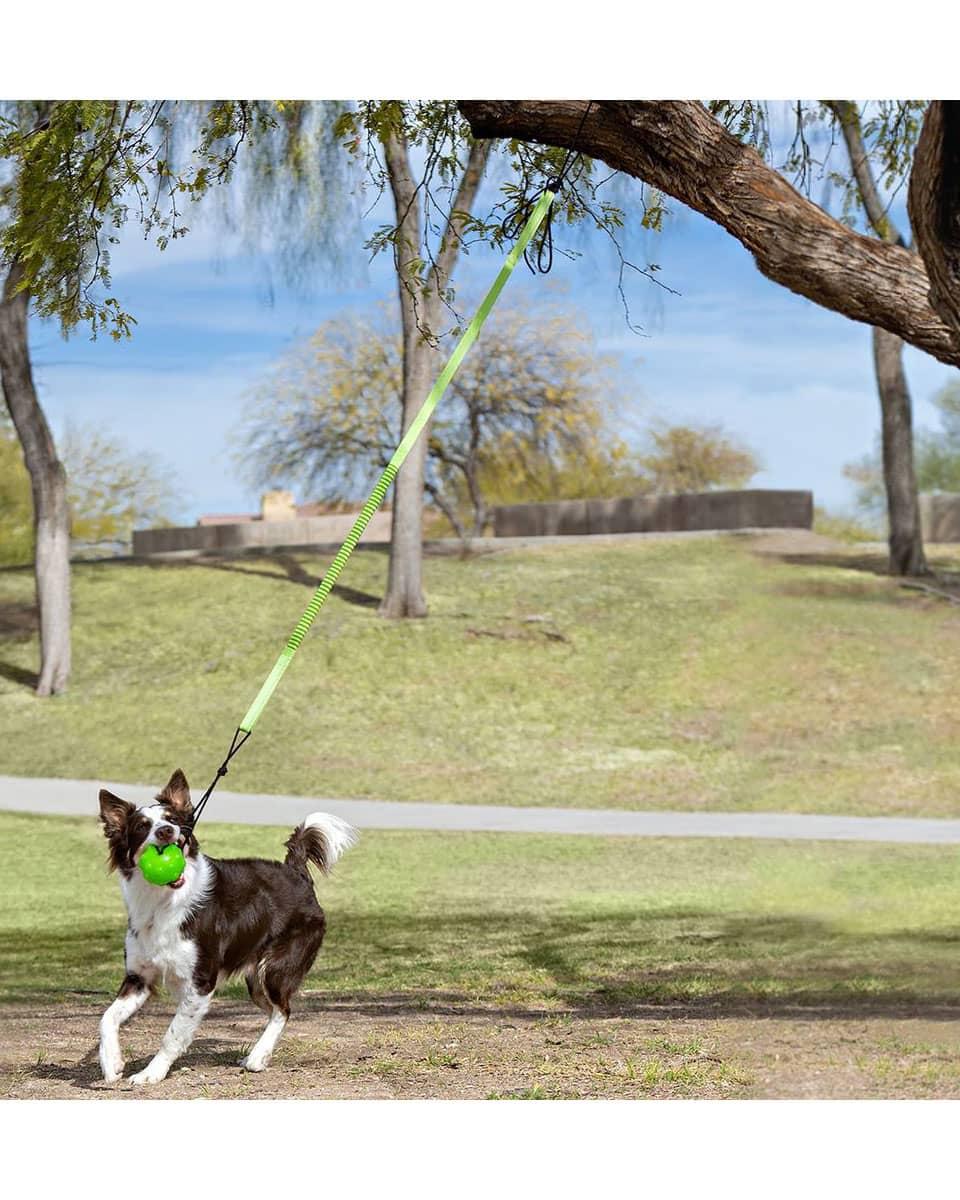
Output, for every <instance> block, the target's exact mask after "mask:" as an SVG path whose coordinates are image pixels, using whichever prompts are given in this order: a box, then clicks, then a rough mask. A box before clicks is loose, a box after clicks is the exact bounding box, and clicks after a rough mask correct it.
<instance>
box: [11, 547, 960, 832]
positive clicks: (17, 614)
mask: <svg viewBox="0 0 960 1200" xmlns="http://www.w3.org/2000/svg"><path fill="white" fill-rule="evenodd" d="M756 548H757V543H756V541H755V540H754V539H751V538H745V537H720V538H705V539H676V540H673V539H664V540H650V541H649V542H647V541H644V542H642V543H640V542H637V541H633V542H630V543H625V544H605V545H599V546H585V545H582V544H577V545H555V544H554V545H549V546H544V547H543V548H538V549H525V550H509V551H500V552H498V553H495V554H484V555H480V556H478V557H475V558H472V559H469V560H460V559H457V558H453V557H435V558H430V559H428V561H427V565H426V581H427V588H428V594H429V601H430V605H431V616H430V618H429V619H428V620H426V621H420V622H405V623H388V622H385V621H383V620H381V619H380V618H379V617H378V616H377V613H376V603H377V600H378V598H379V596H380V594H381V589H382V586H383V580H384V576H385V569H386V558H385V555H383V554H382V553H379V552H376V551H367V552H363V553H358V554H357V555H356V556H355V557H354V559H353V560H352V561H351V563H350V565H349V567H348V568H347V570H346V572H345V573H344V576H343V586H341V587H339V588H338V589H337V590H336V592H335V594H334V595H333V596H332V597H331V599H330V601H329V602H328V604H327V606H326V608H325V609H324V611H323V613H322V614H321V616H320V618H319V619H318V621H317V624H316V625H315V627H314V629H313V631H312V632H311V635H310V636H309V637H308V639H307V641H306V642H305V644H304V646H303V649H302V650H301V652H300V655H299V656H298V658H297V661H296V662H295V664H294V665H293V667H292V668H291V669H290V671H289V672H288V673H287V675H286V677H285V679H284V681H283V683H282V685H281V687H280V689H279V691H278V692H277V694H276V696H275V698H274V700H273V701H272V703H271V705H270V707H269V708H268V709H267V711H266V713H265V715H264V717H263V718H262V720H261V722H260V724H259V726H258V728H257V732H256V734H255V735H254V737H253V739H252V740H251V742H250V744H249V746H247V747H246V748H245V749H244V750H243V752H242V754H241V756H240V758H238V759H237V760H236V762H235V766H234V767H233V768H232V770H231V774H230V786H231V788H233V789H234V790H237V791H267V792H270V791H272V792H290V793H304V794H313V795H328V796H358V797H359V796H372V797H379V798H383V799H393V800H429V801H449V802H452V803H491V804H532V805H566V806H580V807H583V806H591V807H592V806H601V807H626V808H673V809H716V810H727V811H736V810H747V809H753V810H792V811H806V812H856V813H866V814H893V813H904V814H913V815H918V814H925V815H931V816H955V815H956V814H957V811H958V806H960V802H958V800H957V796H958V794H960V791H958V784H960V765H958V763H960V756H958V752H957V742H958V733H960V709H958V705H957V701H956V690H957V679H958V678H960V615H958V613H957V611H956V609H955V608H954V607H953V606H951V605H949V604H947V603H944V602H943V601H941V600H938V599H936V598H933V597H931V596H928V595H924V594H922V593H918V592H914V591H907V590H904V589H902V588H900V587H899V586H898V585H897V583H896V581H895V580H891V579H889V578H886V577H884V576H883V575H881V574H877V573H874V572H873V571H871V570H864V569H862V568H863V567H864V566H865V565H866V566H870V565H871V564H869V563H867V564H864V563H863V562H862V561H860V560H858V559H856V558H854V557H852V552H844V551H842V550H838V551H837V552H836V553H833V554H831V555H821V556H820V557H819V558H816V557H812V556H809V555H807V556H796V555H776V554H771V553H766V554H758V553H755V552H754V551H755V550H756ZM768 548H769V545H768ZM322 567H323V562H322V561H320V560H318V559H316V558H315V557H311V556H309V555H296V556H294V555H277V556H273V557H270V558H245V559H235V560H228V561H222V562H219V563H205V564H199V563H191V562H179V563H168V564H155V565H154V564H151V565H146V564H134V563H129V562H126V563H109V562H105V563H88V564H81V565H77V566H76V568H75V573H74V579H75V645H74V655H75V669H74V675H73V680H72V686H71V691H70V693H69V694H68V695H66V696H64V697H61V698H58V699H56V700H53V701H39V700H37V699H36V698H35V697H34V696H33V695H32V692H31V689H30V678H31V676H30V672H31V670H32V669H33V668H34V667H35V665H36V659H37V656H36V646H35V637H36V634H35V632H34V626H35V620H34V618H33V616H32V614H31V610H30V602H31V597H32V577H31V575H30V573H29V572H27V571H22V570H6V571H0V728H2V731H3V735H4V736H3V737H2V739H0V773H5V774H14V775H16V774H22V775H52V776H65V777H73V778H90V779H98V778H115V779H125V780H129V781H131V782H143V783H159V782H162V780H164V779H165V778H166V777H167V775H168V774H169V772H170V770H171V768H173V767H175V766H178V765H182V766H183V767H184V769H185V770H186V772H187V774H188V776H189V777H190V779H191V780H192V781H193V782H194V784H195V785H203V784H205V783H206V782H208V780H209V778H210V776H211V774H212V773H213V770H214V768H215V767H216V765H217V763H218V762H219V761H220V758H221V757H222V753H223V750H224V749H225V744H226V743H227V742H228V741H229V737H230V734H231V732H232V730H233V728H234V726H235V725H236V723H237V721H238V720H239V719H240V717H241V716H242V714H243V712H244V711H245V709H246V707H247V704H248V703H249V701H250V700H251V698H252V696H253V695H254V693H255V692H256V690H257V688H258V687H259V685H260V682H261V681H262V679H263V677H264V675H265V674H266V672H267V671H268V670H269V668H270V666H271V665H272V663H273V660H274V658H275V656H276V654H277V652H278V651H279V649H280V647H281V646H282V644H283V641H284V640H285V638H286V636H287V634H288V632H289V630H290V628H291V627H292V626H293V624H294V623H295V621H296V619H297V618H298V616H299V614H300V612H301V611H302V609H303V607H304V605H305V604H306V601H307V599H308V598H309V596H310V593H311V590H312V588H313V586H315V584H316V582H317V581H318V579H319V573H320V571H321V570H322Z"/></svg>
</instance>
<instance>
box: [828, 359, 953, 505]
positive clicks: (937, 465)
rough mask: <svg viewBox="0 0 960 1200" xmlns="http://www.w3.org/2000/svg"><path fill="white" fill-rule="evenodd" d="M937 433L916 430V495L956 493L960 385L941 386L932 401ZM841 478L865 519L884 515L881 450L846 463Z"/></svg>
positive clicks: (878, 448) (885, 496) (879, 446)
mask: <svg viewBox="0 0 960 1200" xmlns="http://www.w3.org/2000/svg"><path fill="white" fill-rule="evenodd" d="M931 399H932V402H933V404H934V405H935V406H936V407H937V408H938V409H939V414H940V428H939V429H936V430H934V429H918V430H917V433H916V438H915V450H914V457H915V466H916V481H917V488H918V490H919V491H920V492H960V383H958V382H957V381H956V380H953V381H951V382H950V383H947V384H945V385H944V386H943V387H942V388H941V389H940V390H939V391H938V392H937V393H936V394H935V395H934V396H933V397H931ZM843 473H844V475H845V476H846V477H847V478H848V479H849V480H850V481H851V482H852V483H854V484H856V487H857V495H856V504H857V508H858V509H859V510H860V511H861V512H862V513H864V514H865V515H866V516H869V517H872V518H883V517H886V516H887V514H888V511H889V510H888V504H887V488H886V479H885V470H884V461H883V447H882V444H878V446H877V448H876V449H875V450H874V451H873V452H872V453H870V454H867V455H865V456H864V457H863V458H861V459H859V460H858V461H857V462H853V463H848V464H847V465H846V466H845V467H844V469H843Z"/></svg>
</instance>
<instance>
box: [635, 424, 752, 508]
mask: <svg viewBox="0 0 960 1200" xmlns="http://www.w3.org/2000/svg"><path fill="white" fill-rule="evenodd" d="M650 441H651V449H650V451H649V453H647V454H642V455H641V456H640V457H639V460H638V461H639V465H640V467H641V469H642V471H643V472H644V474H645V476H646V480H647V487H648V490H650V491H654V492H706V491H710V490H711V489H713V488H724V487H726V488H739V487H744V486H745V485H746V483H747V482H748V481H749V480H750V479H751V478H752V477H753V476H754V475H755V474H756V473H757V471H759V470H760V462H759V460H758V459H757V457H756V455H755V454H754V453H753V451H752V450H750V449H749V448H748V447H747V446H745V445H742V444H741V443H740V442H738V441H737V440H736V439H734V438H732V437H731V436H730V435H728V434H726V433H725V432H724V430H723V427H722V426H720V425H704V426H695V425H664V424H660V425H659V426H656V427H654V429H652V430H651V432H650Z"/></svg>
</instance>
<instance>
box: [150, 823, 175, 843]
mask: <svg viewBox="0 0 960 1200" xmlns="http://www.w3.org/2000/svg"><path fill="white" fill-rule="evenodd" d="M153 833H154V837H155V838H156V839H157V841H158V842H160V844H161V845H164V844H166V843H167V842H172V841H173V839H174V838H175V837H176V835H177V831H176V829H174V827H173V826H172V825H158V826H157V827H156V829H155V830H154V831H153Z"/></svg>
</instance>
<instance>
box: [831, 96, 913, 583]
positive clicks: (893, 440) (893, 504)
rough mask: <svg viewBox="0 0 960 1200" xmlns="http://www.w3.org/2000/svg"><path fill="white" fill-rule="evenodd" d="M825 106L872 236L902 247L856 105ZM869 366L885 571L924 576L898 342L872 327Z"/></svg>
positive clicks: (906, 397)
mask: <svg viewBox="0 0 960 1200" xmlns="http://www.w3.org/2000/svg"><path fill="white" fill-rule="evenodd" d="M828 103H829V105H830V107H831V109H832V110H833V112H834V113H835V114H836V117H837V120H838V121H839V122H840V130H841V132H842V134H843V138H844V141H845V142H846V146H847V153H848V154H849V156H850V169H851V171H852V172H853V177H854V180H855V181H856V184H857V191H858V193H859V195H860V202H861V204H862V205H863V208H864V212H866V214H867V219H868V220H869V222H870V224H871V226H872V227H873V230H874V232H875V233H876V235H877V237H879V238H882V239H883V240H884V241H886V242H891V243H894V244H896V245H899V246H903V245H905V244H906V243H905V242H904V239H903V236H902V234H901V233H900V232H899V231H898V230H897V228H896V226H895V225H894V223H893V221H892V220H891V218H890V216H889V214H888V212H887V211H886V207H885V206H884V204H883V201H882V200H881V198H880V193H879V192H878V191H877V186H876V181H875V180H874V178H873V170H872V168H871V166H870V156H869V155H868V153H867V148H866V146H865V144H864V141H863V132H862V130H861V127H860V113H859V110H858V108H857V106H856V105H855V104H854V103H852V101H850V100H831V101H828ZM873 364H874V373H875V375H876V380H877V391H878V392H879V394H880V413H881V429H882V446H883V482H884V487H885V489H886V493H887V525H888V544H889V548H890V559H889V565H890V573H891V575H923V574H925V573H926V572H927V560H926V556H925V555H924V551H923V530H922V526H921V521H920V501H919V498H918V496H917V477H916V471H915V467H914V456H913V415H912V405H911V402H910V390H909V388H908V387H907V376H906V372H905V371H904V368H903V340H902V339H901V338H899V337H897V336H896V334H893V333H888V332H887V331H886V330H885V329H879V328H877V327H874V330H873Z"/></svg>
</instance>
